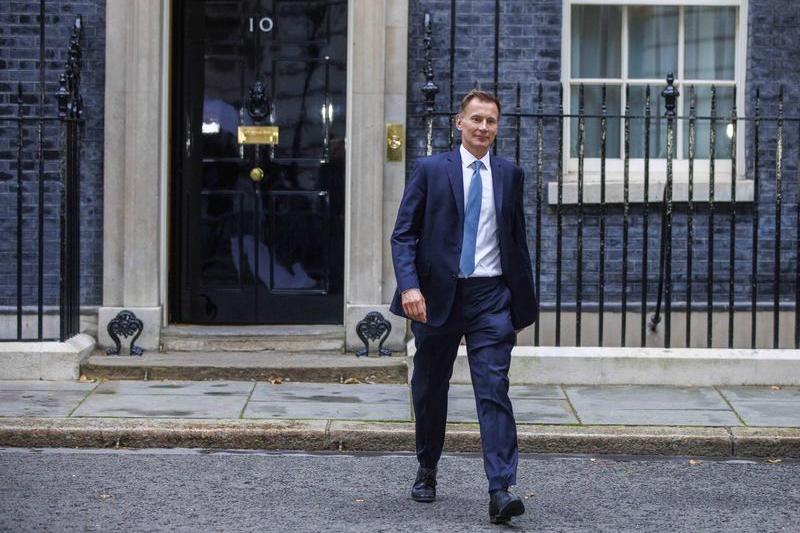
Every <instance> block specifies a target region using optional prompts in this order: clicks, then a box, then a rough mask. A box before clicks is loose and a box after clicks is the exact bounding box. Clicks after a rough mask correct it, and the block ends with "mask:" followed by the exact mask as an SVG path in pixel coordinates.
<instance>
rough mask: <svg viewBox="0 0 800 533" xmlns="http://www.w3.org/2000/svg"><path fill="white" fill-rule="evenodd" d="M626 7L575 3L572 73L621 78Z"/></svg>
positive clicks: (580, 75)
mask: <svg viewBox="0 0 800 533" xmlns="http://www.w3.org/2000/svg"><path fill="white" fill-rule="evenodd" d="M621 28H622V8H621V7H619V6H572V77H573V78H619V77H621V76H622V71H621V67H620V65H621V55H622V44H621V42H622V41H621V35H622V32H621Z"/></svg>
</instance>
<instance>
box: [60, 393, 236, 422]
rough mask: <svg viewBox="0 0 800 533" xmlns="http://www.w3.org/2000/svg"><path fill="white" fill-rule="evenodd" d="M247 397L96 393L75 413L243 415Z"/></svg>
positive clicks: (185, 415)
mask: <svg viewBox="0 0 800 533" xmlns="http://www.w3.org/2000/svg"><path fill="white" fill-rule="evenodd" d="M246 401H247V395H246V394H229V395H222V396H216V395H211V394H192V395H189V394H172V395H167V394H92V395H90V396H89V397H88V398H87V399H86V401H84V402H83V403H82V404H81V405H80V407H78V409H76V410H75V412H74V413H73V415H72V416H75V417H121V418H239V415H240V413H241V412H242V409H243V408H244V406H245V403H246Z"/></svg>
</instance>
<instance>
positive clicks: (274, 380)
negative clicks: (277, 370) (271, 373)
mask: <svg viewBox="0 0 800 533" xmlns="http://www.w3.org/2000/svg"><path fill="white" fill-rule="evenodd" d="M269 382H270V383H272V384H273V385H280V384H282V383H283V378H272V379H270V380H269Z"/></svg>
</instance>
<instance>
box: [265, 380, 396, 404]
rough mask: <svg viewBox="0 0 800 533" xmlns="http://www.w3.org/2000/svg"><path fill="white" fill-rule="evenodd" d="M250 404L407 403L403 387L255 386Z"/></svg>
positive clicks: (287, 384) (336, 385)
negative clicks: (297, 402)
mask: <svg viewBox="0 0 800 533" xmlns="http://www.w3.org/2000/svg"><path fill="white" fill-rule="evenodd" d="M251 400H252V401H256V402H262V401H268V402H278V401H281V402H294V401H300V402H323V403H364V404H377V403H402V404H403V405H406V406H407V405H408V404H409V403H410V401H411V400H410V395H409V391H408V386H407V385H380V384H352V385H342V384H337V383H283V384H281V385H273V384H271V383H256V386H255V389H254V390H253V395H252V396H251Z"/></svg>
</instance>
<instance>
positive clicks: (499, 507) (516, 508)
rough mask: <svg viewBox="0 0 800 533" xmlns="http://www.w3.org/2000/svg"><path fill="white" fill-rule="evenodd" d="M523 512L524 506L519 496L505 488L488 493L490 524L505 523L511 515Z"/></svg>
mask: <svg viewBox="0 0 800 533" xmlns="http://www.w3.org/2000/svg"><path fill="white" fill-rule="evenodd" d="M524 512H525V506H524V505H523V504H522V500H521V499H520V498H519V496H515V495H513V494H511V493H510V492H508V491H507V490H505V489H500V490H496V491H493V492H492V493H491V494H489V521H490V522H491V523H492V524H505V523H506V522H508V521H509V520H511V517H512V516H519V515H521V514H522V513H524Z"/></svg>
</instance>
